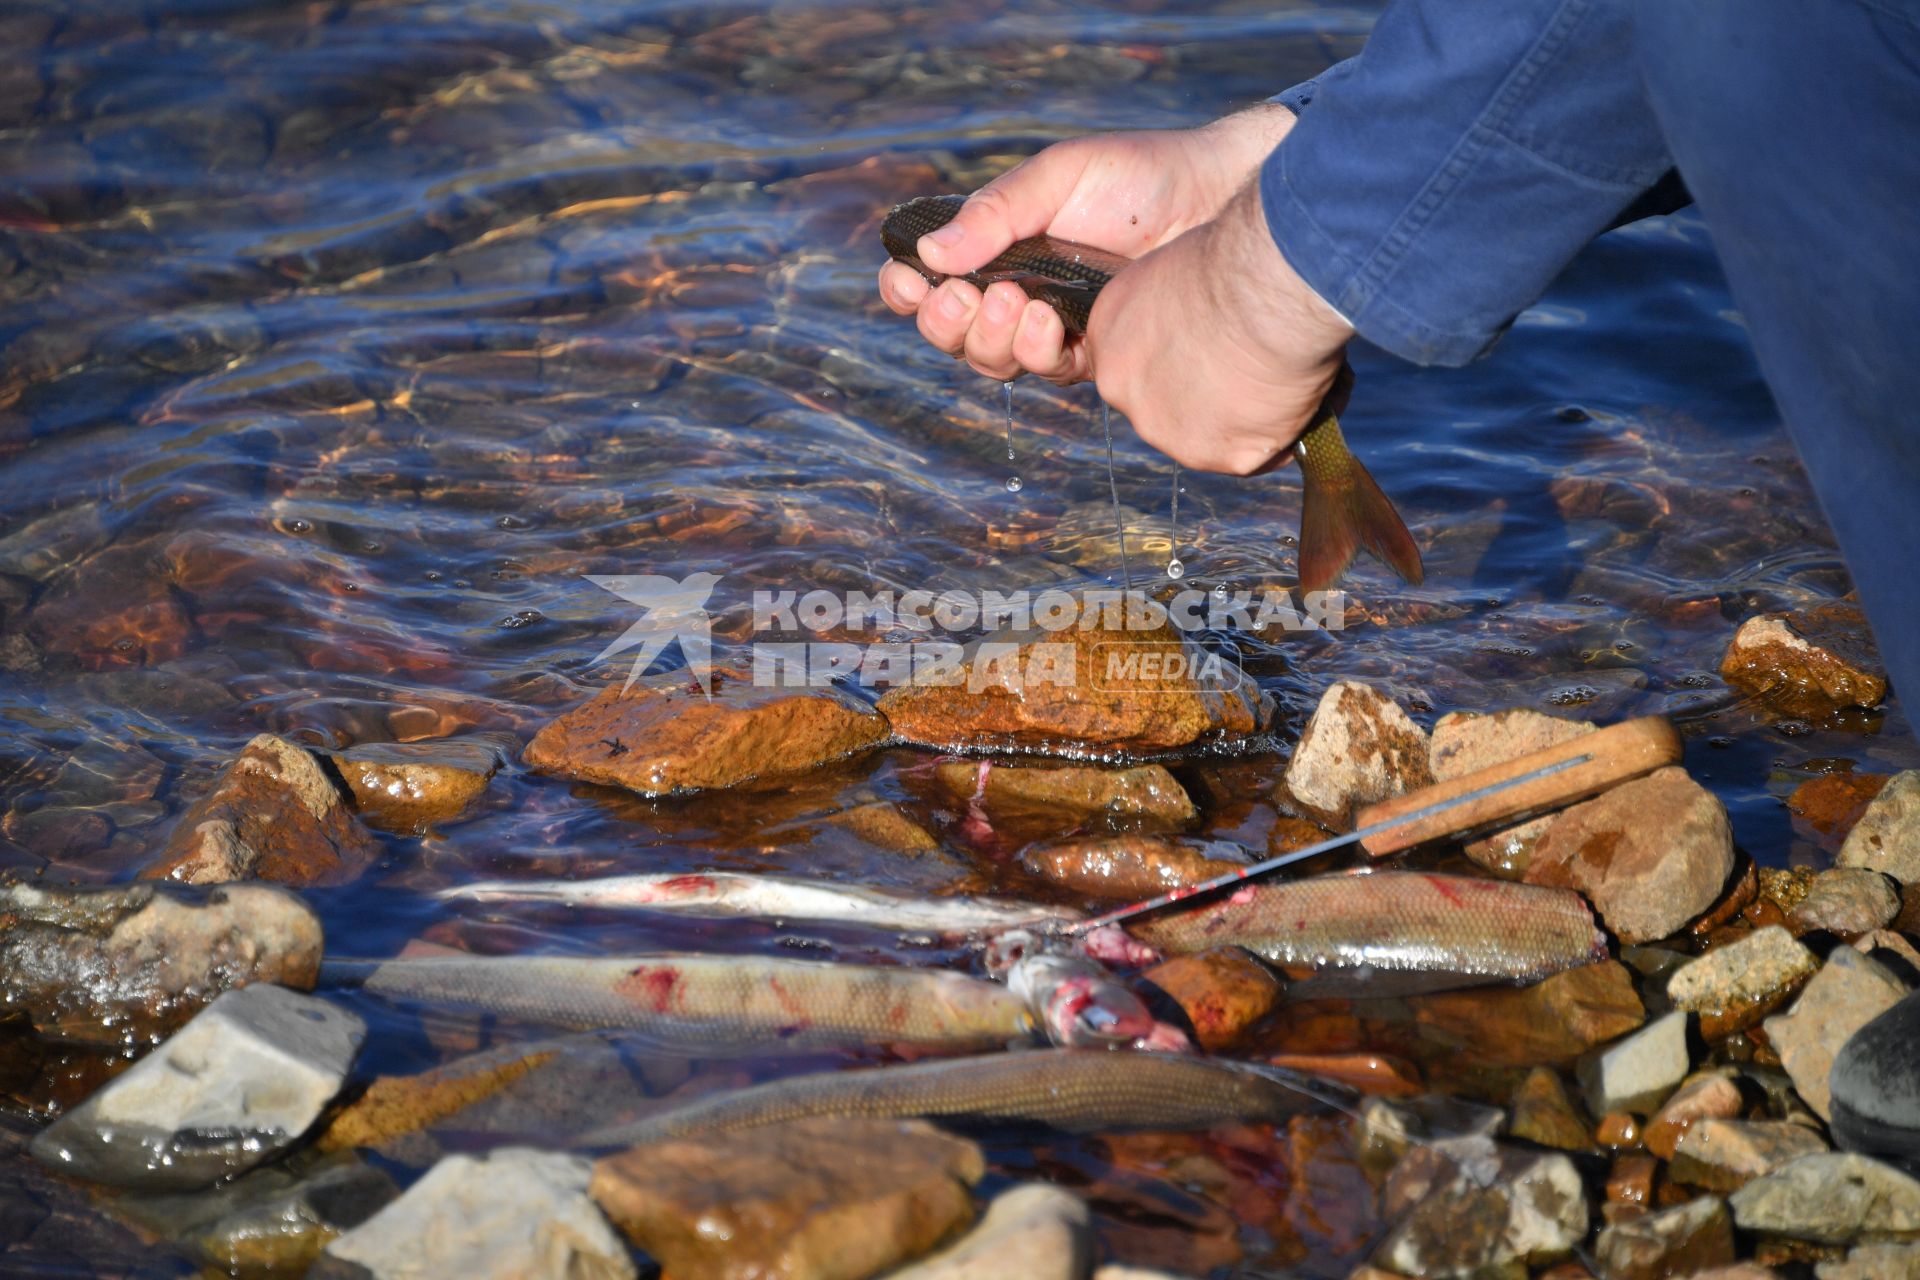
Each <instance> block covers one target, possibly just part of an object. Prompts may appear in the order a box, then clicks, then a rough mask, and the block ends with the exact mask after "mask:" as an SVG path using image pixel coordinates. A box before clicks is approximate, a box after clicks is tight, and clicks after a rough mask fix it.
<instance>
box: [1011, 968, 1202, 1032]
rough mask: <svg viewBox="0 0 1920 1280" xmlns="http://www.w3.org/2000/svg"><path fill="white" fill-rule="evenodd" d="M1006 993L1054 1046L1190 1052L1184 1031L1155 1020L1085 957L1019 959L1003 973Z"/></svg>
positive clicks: (1127, 990) (1141, 1003)
mask: <svg viewBox="0 0 1920 1280" xmlns="http://www.w3.org/2000/svg"><path fill="white" fill-rule="evenodd" d="M1007 990H1009V991H1011V992H1013V994H1014V995H1016V996H1019V997H1020V998H1021V999H1022V1000H1025V1001H1026V1002H1027V1007H1028V1009H1029V1010H1030V1011H1031V1012H1032V1013H1033V1016H1034V1017H1035V1018H1037V1019H1038V1020H1039V1022H1040V1026H1041V1028H1042V1029H1043V1030H1044V1031H1045V1032H1046V1033H1047V1039H1049V1040H1051V1041H1052V1042H1053V1043H1054V1044H1057V1045H1066V1046H1086V1047H1094V1046H1100V1045H1105V1046H1107V1047H1109V1048H1120V1047H1123V1046H1127V1047H1132V1048H1135V1049H1147V1050H1159V1051H1162V1052H1169V1053H1190V1052H1192V1050H1193V1046H1192V1044H1190V1043H1189V1042H1188V1040H1187V1037H1186V1033H1184V1032H1182V1031H1181V1030H1180V1029H1179V1028H1178V1027H1176V1026H1173V1025H1172V1024H1171V1023H1166V1022H1161V1021H1159V1020H1158V1019H1156V1018H1155V1017H1154V1016H1153V1014H1152V1013H1150V1012H1149V1011H1148V1010H1147V1005H1146V1002H1145V1001H1143V1000H1142V999H1141V998H1140V997H1139V996H1137V995H1135V994H1134V992H1133V990H1132V989H1131V988H1129V987H1127V986H1125V985H1124V984H1122V983H1121V982H1120V981H1119V980H1118V979H1116V978H1115V977H1114V976H1113V975H1112V974H1110V973H1108V972H1107V969H1106V966H1105V965H1102V964H1101V963H1100V962H1099V961H1097V960H1092V959H1089V958H1088V957H1086V956H1082V955H1067V954H1059V953H1054V954H1048V953H1044V952H1041V953H1035V954H1031V955H1026V956H1023V957H1022V958H1021V959H1019V960H1017V961H1015V962H1014V964H1013V966H1012V967H1011V968H1010V969H1009V970H1008V971H1007Z"/></svg>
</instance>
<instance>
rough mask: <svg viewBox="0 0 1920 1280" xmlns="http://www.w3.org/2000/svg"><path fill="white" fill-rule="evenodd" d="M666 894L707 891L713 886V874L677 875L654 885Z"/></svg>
mask: <svg viewBox="0 0 1920 1280" xmlns="http://www.w3.org/2000/svg"><path fill="white" fill-rule="evenodd" d="M654 888H655V889H657V890H659V891H660V892H661V893H664V894H669V895H671V894H677V893H706V892H708V891H710V890H711V889H712V888H713V877H712V876H700V875H686V876H675V877H673V878H672V879H671V880H662V881H661V882H660V883H659V884H657V885H655V886H654Z"/></svg>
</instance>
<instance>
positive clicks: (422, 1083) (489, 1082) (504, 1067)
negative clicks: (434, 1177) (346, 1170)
mask: <svg viewBox="0 0 1920 1280" xmlns="http://www.w3.org/2000/svg"><path fill="white" fill-rule="evenodd" d="M558 1052H559V1051H558V1050H557V1049H550V1048H549V1049H535V1050H533V1051H531V1052H524V1053H522V1052H513V1053H509V1054H507V1055H498V1054H483V1055H479V1057H478V1058H477V1059H465V1060H460V1061H455V1062H450V1063H448V1064H447V1065H445V1066H443V1067H435V1068H434V1069H433V1070H431V1071H424V1072H422V1073H420V1074H419V1075H413V1076H381V1077H380V1078H379V1079H377V1080H375V1081H374V1082H373V1083H372V1084H370V1085H368V1086H367V1089H366V1092H364V1093H362V1094H361V1095H360V1096H359V1097H358V1098H356V1099H354V1100H353V1102H351V1103H349V1104H348V1105H347V1106H346V1107H345V1108H343V1109H342V1110H341V1111H340V1112H339V1113H338V1114H336V1115H335V1116H334V1117H333V1119H332V1120H331V1121H330V1122H329V1123H328V1124H327V1126H326V1128H325V1129H324V1130H322V1131H321V1133H320V1136H319V1137H318V1138H317V1139H316V1140H315V1145H317V1146H318V1147H319V1148H320V1149H321V1150H322V1151H335V1150H339V1149H340V1148H343V1147H377V1146H380V1145H381V1144H382V1143H385V1142H388V1141H391V1140H392V1139H394V1138H398V1137H403V1136H405V1135H407V1134H410V1133H418V1132H419V1131H420V1130H422V1129H425V1128H426V1127H427V1126H429V1125H431V1124H433V1123H434V1122H436V1121H438V1120H444V1119H445V1118H446V1117H448V1116H450V1115H453V1114H454V1113H455V1112H457V1111H464V1110H465V1109H466V1108H468V1107H470V1106H472V1105H473V1104H474V1103H476V1102H478V1101H480V1100H481V1099H482V1098H487V1097H491V1096H492V1095H494V1094H496V1093H498V1092H499V1091H500V1090H502V1089H504V1088H506V1087H507V1086H508V1085H510V1084H512V1083H513V1082H514V1081H515V1080H518V1079H519V1078H520V1077H521V1076H524V1075H526V1074H527V1073H528V1072H529V1071H533V1070H535V1069H536V1068H538V1067H540V1066H543V1065H545V1064H546V1063H548V1062H550V1061H552V1060H553V1057H554V1055H555V1054H556V1053H558Z"/></svg>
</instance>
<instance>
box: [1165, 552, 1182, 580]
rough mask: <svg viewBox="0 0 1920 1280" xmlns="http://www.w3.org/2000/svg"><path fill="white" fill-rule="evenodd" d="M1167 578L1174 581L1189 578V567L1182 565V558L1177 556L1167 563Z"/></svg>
mask: <svg viewBox="0 0 1920 1280" xmlns="http://www.w3.org/2000/svg"><path fill="white" fill-rule="evenodd" d="M1167 576H1168V577H1169V578H1174V579H1179V578H1184V577H1186V576H1187V566H1185V565H1183V564H1181V563H1180V558H1179V557H1178V556H1175V557H1174V558H1173V559H1171V560H1169V561H1167Z"/></svg>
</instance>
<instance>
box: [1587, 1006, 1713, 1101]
mask: <svg viewBox="0 0 1920 1280" xmlns="http://www.w3.org/2000/svg"><path fill="white" fill-rule="evenodd" d="M1688 1065H1689V1059H1688V1056H1687V1015H1686V1014H1685V1013H1682V1012H1681V1011H1679V1010H1677V1009H1676V1010H1675V1011H1674V1012H1672V1013H1669V1014H1666V1015H1665V1016H1664V1017H1660V1018H1656V1019H1654V1020H1653V1021H1652V1022H1649V1023H1648V1024H1647V1025H1646V1026H1644V1027H1642V1028H1641V1029H1640V1030H1639V1031H1636V1032H1635V1033H1634V1034H1632V1035H1630V1036H1628V1037H1626V1038H1625V1039H1624V1040H1621V1041H1620V1042H1618V1043H1617V1044H1611V1045H1608V1046H1607V1047H1606V1048H1605V1049H1604V1050H1601V1051H1600V1052H1598V1053H1596V1054H1594V1055H1593V1056H1592V1057H1590V1058H1588V1059H1586V1060H1585V1061H1583V1062H1582V1063H1581V1064H1580V1083H1581V1084H1582V1085H1583V1086H1584V1087H1585V1089H1586V1092H1587V1110H1588V1111H1590V1112H1591V1113H1593V1114H1594V1115H1596V1116H1601V1115H1606V1114H1607V1113H1608V1112H1612V1111H1630V1112H1633V1113H1634V1114H1636V1115H1646V1114H1647V1113H1648V1112H1650V1111H1652V1110H1653V1109H1654V1108H1656V1107H1658V1106H1659V1105H1660V1104H1661V1103H1662V1102H1664V1101H1665V1100H1666V1098H1667V1095H1668V1094H1670V1093H1672V1092H1673V1090H1674V1088H1675V1087H1676V1086H1678V1085H1679V1083H1680V1081H1681V1080H1683V1079H1685V1078H1686V1074H1687V1068H1688Z"/></svg>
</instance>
